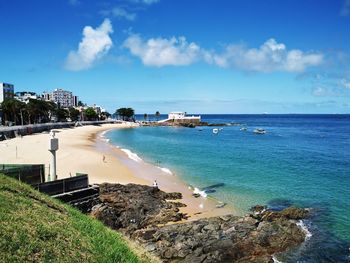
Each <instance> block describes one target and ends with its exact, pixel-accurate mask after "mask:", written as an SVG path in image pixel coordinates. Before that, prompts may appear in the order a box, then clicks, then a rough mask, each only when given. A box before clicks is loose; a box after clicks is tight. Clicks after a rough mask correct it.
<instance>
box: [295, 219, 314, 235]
mask: <svg viewBox="0 0 350 263" xmlns="http://www.w3.org/2000/svg"><path fill="white" fill-rule="evenodd" d="M296 224H297V226H299V227H300V228H301V229H302V230H303V232H304V233H305V240H308V239H310V238H311V237H312V234H311V232H310V230H309V229H308V227H307V226H306V225H305V223H304V221H303V220H299V221H298V222H297V223H296Z"/></svg>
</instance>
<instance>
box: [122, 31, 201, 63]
mask: <svg viewBox="0 0 350 263" xmlns="http://www.w3.org/2000/svg"><path fill="white" fill-rule="evenodd" d="M124 47H126V48H128V49H129V50H130V52H131V53H132V54H133V55H134V56H137V57H139V58H140V59H141V60H142V62H143V64H144V65H146V66H156V67H162V66H167V65H172V66H184V65H189V64H192V63H194V62H196V61H197V60H199V59H200V58H201V49H200V47H199V46H198V45H197V44H195V43H193V42H191V43H188V42H187V41H186V38H185V37H179V38H175V37H172V38H170V39H167V38H151V39H149V40H143V39H142V38H141V37H140V36H138V35H131V36H129V37H128V38H127V39H126V40H125V42H124Z"/></svg>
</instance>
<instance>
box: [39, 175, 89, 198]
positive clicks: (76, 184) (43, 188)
mask: <svg viewBox="0 0 350 263" xmlns="http://www.w3.org/2000/svg"><path fill="white" fill-rule="evenodd" d="M88 186H89V178H88V175H87V174H80V175H77V176H74V177H70V178H65V179H59V180H56V181H52V182H46V183H39V184H36V185H33V187H34V188H35V189H37V190H38V191H40V192H43V193H45V194H48V195H57V194H62V193H66V192H70V191H74V190H79V189H83V188H86V187H88Z"/></svg>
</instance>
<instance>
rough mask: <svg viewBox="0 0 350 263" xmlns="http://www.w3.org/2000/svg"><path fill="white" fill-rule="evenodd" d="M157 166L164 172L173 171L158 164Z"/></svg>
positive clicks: (169, 172)
mask: <svg viewBox="0 0 350 263" xmlns="http://www.w3.org/2000/svg"><path fill="white" fill-rule="evenodd" d="M157 167H158V168H159V169H160V170H162V171H163V172H164V173H167V174H170V175H173V173H172V171H170V169H168V168H165V167H159V166H157Z"/></svg>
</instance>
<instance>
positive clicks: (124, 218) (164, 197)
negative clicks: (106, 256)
mask: <svg viewBox="0 0 350 263" xmlns="http://www.w3.org/2000/svg"><path fill="white" fill-rule="evenodd" d="M181 198H182V195H181V193H165V192H163V191H161V190H159V189H158V188H156V187H151V186H145V185H137V184H128V185H121V184H101V185H100V203H99V204H98V205H96V206H94V207H93V208H92V215H93V216H94V217H96V218H97V219H99V220H101V221H102V222H103V223H104V224H105V225H107V226H109V227H111V228H113V229H121V230H122V231H123V232H125V233H126V234H129V233H131V232H133V231H135V230H136V229H141V228H145V227H150V226H157V225H159V224H165V223H168V222H177V221H180V220H182V219H186V218H187V216H186V215H185V214H183V213H180V212H179V207H182V206H185V205H184V204H182V203H179V202H169V201H168V200H176V199H181Z"/></svg>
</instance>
